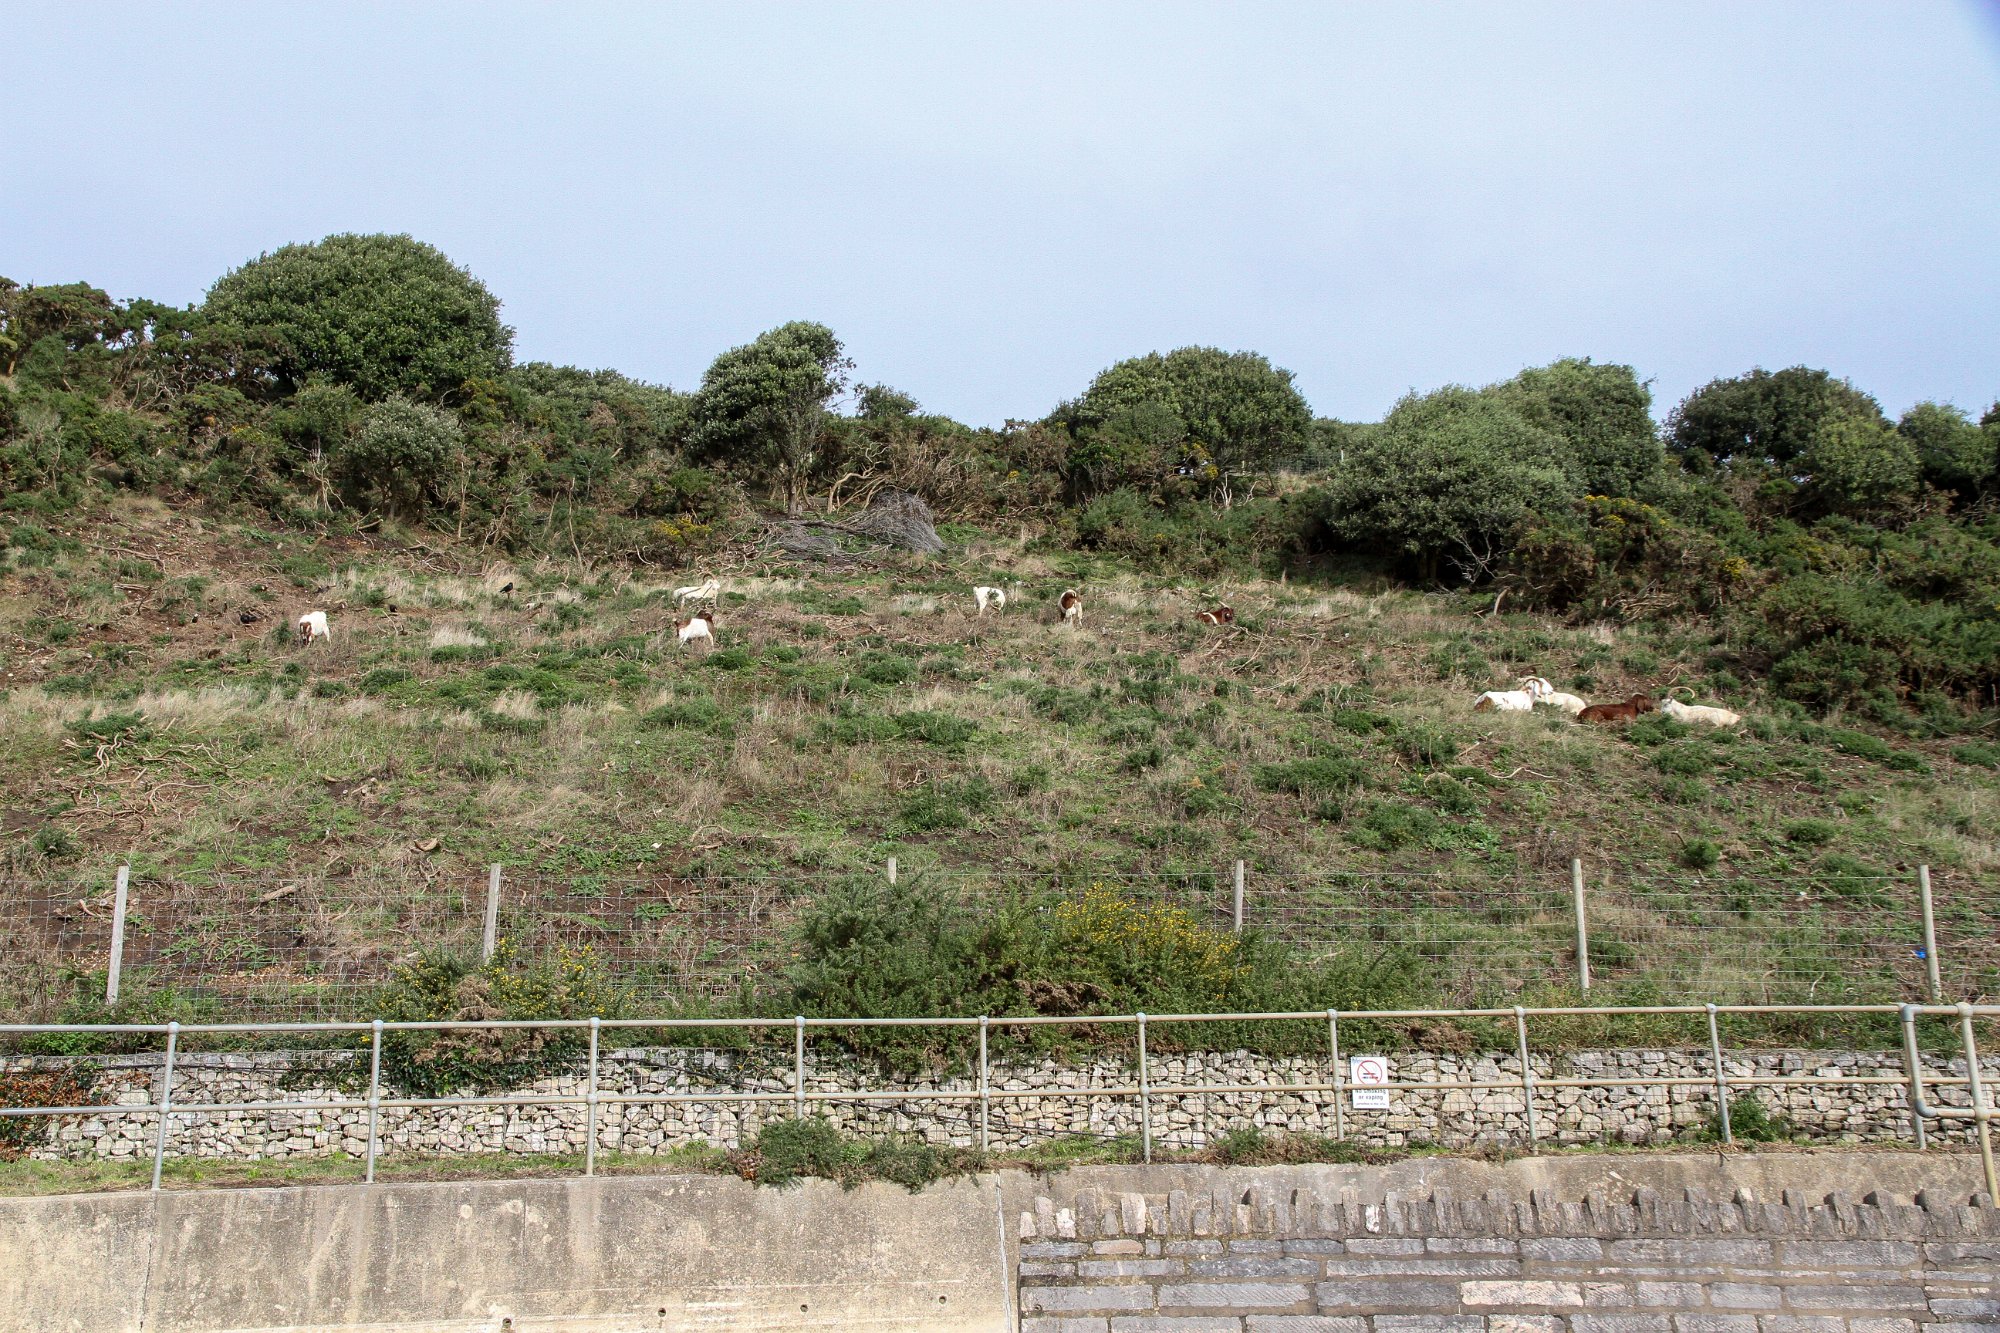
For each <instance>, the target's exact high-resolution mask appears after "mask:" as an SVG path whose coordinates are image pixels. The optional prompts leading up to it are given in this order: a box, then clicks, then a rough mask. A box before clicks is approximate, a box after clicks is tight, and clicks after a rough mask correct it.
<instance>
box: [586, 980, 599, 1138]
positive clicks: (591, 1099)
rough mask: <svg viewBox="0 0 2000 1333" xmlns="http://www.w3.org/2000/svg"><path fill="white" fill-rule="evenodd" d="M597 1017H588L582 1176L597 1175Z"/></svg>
mask: <svg viewBox="0 0 2000 1333" xmlns="http://www.w3.org/2000/svg"><path fill="white" fill-rule="evenodd" d="M598 1022H599V1019H598V1017H597V1015H595V1014H592V1015H591V1016H590V1083H589V1084H588V1090H587V1091H586V1093H585V1095H584V1113H583V1134H584V1138H583V1174H585V1175H586V1176H594V1175H596V1174H597V1026H598Z"/></svg>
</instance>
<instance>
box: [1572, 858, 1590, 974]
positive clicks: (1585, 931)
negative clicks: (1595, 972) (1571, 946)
mask: <svg viewBox="0 0 2000 1333" xmlns="http://www.w3.org/2000/svg"><path fill="white" fill-rule="evenodd" d="M1569 893H1570V897H1571V898H1572V899H1574V900H1575V902H1576V979H1577V981H1578V982H1579V983H1581V984H1582V986H1583V989H1584V990H1585V991H1588V990H1589V989H1590V922H1589V918H1588V917H1587V916H1586V915H1585V913H1584V910H1583V858H1582V857H1580V856H1572V857H1571V858H1570V859H1569Z"/></svg>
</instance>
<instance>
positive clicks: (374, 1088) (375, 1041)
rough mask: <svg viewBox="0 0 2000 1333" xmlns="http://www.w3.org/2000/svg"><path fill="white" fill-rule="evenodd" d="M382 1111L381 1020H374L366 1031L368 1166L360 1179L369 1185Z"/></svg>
mask: <svg viewBox="0 0 2000 1333" xmlns="http://www.w3.org/2000/svg"><path fill="white" fill-rule="evenodd" d="M381 1110H382V1020H381V1019H379V1018H378V1019H376V1020H375V1021H374V1022H373V1023H372V1024H370V1025H369V1030H368V1166H367V1173H366V1174H365V1175H364V1176H363V1177H362V1179H364V1180H366V1181H367V1182H368V1183H369V1184H371V1185H372V1184H374V1183H375V1151H376V1149H375V1134H376V1124H377V1117H378V1115H379V1114H380V1113H381Z"/></svg>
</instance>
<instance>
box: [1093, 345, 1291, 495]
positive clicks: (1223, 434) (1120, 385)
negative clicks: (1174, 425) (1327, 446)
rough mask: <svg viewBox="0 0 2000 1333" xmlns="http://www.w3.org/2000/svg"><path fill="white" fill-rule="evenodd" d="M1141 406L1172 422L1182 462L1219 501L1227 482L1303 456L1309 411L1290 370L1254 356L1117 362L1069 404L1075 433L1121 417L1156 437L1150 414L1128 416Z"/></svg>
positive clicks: (1212, 351) (1189, 352) (1178, 355)
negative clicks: (1203, 478)
mask: <svg viewBox="0 0 2000 1333" xmlns="http://www.w3.org/2000/svg"><path fill="white" fill-rule="evenodd" d="M1148 405H1157V406H1162V407H1165V408H1166V409H1167V410H1168V411H1169V412H1171V413H1172V414H1173V416H1174V417H1175V418H1176V419H1177V420H1178V422H1179V424H1180V434H1181V436H1182V438H1183V440H1184V441H1185V444H1184V446H1183V448H1184V449H1185V451H1186V452H1185V461H1186V462H1187V463H1188V464H1190V465H1193V466H1195V467H1197V468H1199V469H1201V471H1202V474H1203V475H1205V476H1206V477H1207V478H1208V479H1210V480H1212V481H1213V482H1214V483H1215V487H1216V492H1217V494H1218V495H1219V496H1220V497H1221V499H1222V501H1223V503H1224V504H1227V503H1228V502H1229V499H1230V493H1231V479H1232V478H1233V477H1236V476H1240V475H1242V474H1243V473H1245V472H1248V471H1251V470H1253V469H1257V468H1264V467H1269V466H1270V465H1271V464H1273V463H1275V462H1277V461H1279V460H1280V459H1284V458H1288V457H1292V456H1295V455H1298V454H1302V453H1304V452H1305V450H1306V447H1307V444H1308V440H1309V436H1310V432H1311V430H1312V410H1311V409H1310V408H1308V407H1307V406H1306V400H1305V399H1304V398H1303V397H1302V396H1301V395H1300V393H1299V391H1298V389H1297V388H1296V387H1294V385H1293V384H1292V372H1291V371H1289V370H1280V369H1278V368H1277V367H1275V366H1273V365H1272V364H1271V363H1270V362H1269V361H1267V360H1265V359H1264V358H1263V357H1262V356H1260V355H1258V354H1257V353H1255V352H1224V351H1221V350H1219V349H1217V348H1214V347H1182V348H1179V349H1178V350H1176V351H1172V352H1168V353H1167V354H1165V355H1164V356H1162V355H1161V354H1160V353H1158V352H1153V353H1149V354H1148V355H1146V356H1139V357H1133V358H1132V359H1130V360H1128V361H1120V362H1119V363H1118V364H1117V365H1115V366H1112V367H1111V368H1110V369H1108V370H1105V371H1104V372H1102V373H1101V374H1099V375H1098V377H1097V378H1096V379H1094V380H1092V381H1091V384H1090V388H1089V389H1087V390H1086V391H1085V392H1084V395H1083V398H1082V399H1081V400H1080V401H1079V402H1078V403H1077V404H1076V405H1075V408H1074V412H1075V421H1074V423H1073V429H1076V430H1077V432H1078V433H1079V434H1081V433H1082V431H1083V430H1085V429H1089V428H1101V427H1103V426H1105V425H1106V424H1108V423H1111V422H1113V421H1114V420H1117V419H1119V418H1121V417H1122V418H1123V419H1124V420H1125V422H1126V424H1127V425H1128V426H1130V425H1132V424H1133V423H1135V422H1141V421H1147V422H1148V424H1147V427H1146V429H1147V433H1148V434H1150V435H1155V436H1157V435H1158V433H1159V432H1158V429H1157V422H1156V421H1148V417H1149V416H1151V415H1155V414H1147V416H1135V415H1134V414H1135V413H1138V412H1139V411H1140V409H1142V408H1146V407H1148ZM1129 433H1130V432H1129V431H1128V434H1129Z"/></svg>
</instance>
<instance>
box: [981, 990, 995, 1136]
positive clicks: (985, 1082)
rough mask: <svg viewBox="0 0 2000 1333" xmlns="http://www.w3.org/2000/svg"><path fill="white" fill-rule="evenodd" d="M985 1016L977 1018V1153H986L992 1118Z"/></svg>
mask: <svg viewBox="0 0 2000 1333" xmlns="http://www.w3.org/2000/svg"><path fill="white" fill-rule="evenodd" d="M986 1025H987V1019H986V1015H985V1014H981V1015H980V1016H979V1151H981V1152H985V1151H986V1142H987V1138H986V1136H987V1126H988V1124H990V1123H991V1118H992V1106H993V1099H992V1083H991V1077H992V1076H991V1073H990V1066H989V1065H988V1064H987V1062H986Z"/></svg>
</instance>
